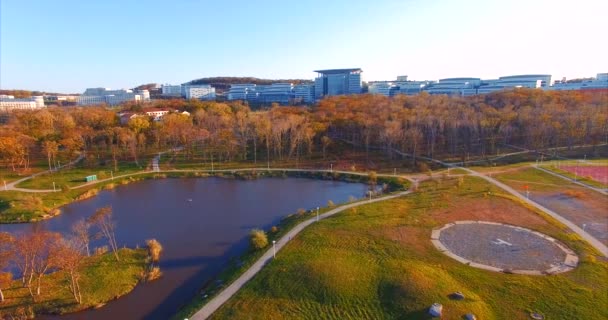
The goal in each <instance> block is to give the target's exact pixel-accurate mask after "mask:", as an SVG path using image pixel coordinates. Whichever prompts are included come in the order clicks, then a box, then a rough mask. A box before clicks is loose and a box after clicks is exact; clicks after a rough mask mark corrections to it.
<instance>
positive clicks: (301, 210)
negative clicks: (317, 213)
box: [297, 208, 306, 216]
mask: <svg viewBox="0 0 608 320" xmlns="http://www.w3.org/2000/svg"><path fill="white" fill-rule="evenodd" d="M297 213H298V215H299V216H303V215H305V214H306V210H304V209H302V208H300V209H298V212H297Z"/></svg>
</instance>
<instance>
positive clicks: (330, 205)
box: [327, 200, 336, 208]
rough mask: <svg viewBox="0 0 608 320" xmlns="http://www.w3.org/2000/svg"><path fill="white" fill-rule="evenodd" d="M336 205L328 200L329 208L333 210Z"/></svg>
mask: <svg viewBox="0 0 608 320" xmlns="http://www.w3.org/2000/svg"><path fill="white" fill-rule="evenodd" d="M335 205H336V204H335V203H334V202H333V201H331V200H327V206H328V207H330V208H331V207H334V206H335Z"/></svg>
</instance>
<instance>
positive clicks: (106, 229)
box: [87, 206, 120, 261]
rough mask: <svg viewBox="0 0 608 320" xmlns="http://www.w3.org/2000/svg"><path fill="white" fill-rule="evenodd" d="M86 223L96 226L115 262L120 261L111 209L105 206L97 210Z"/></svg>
mask: <svg viewBox="0 0 608 320" xmlns="http://www.w3.org/2000/svg"><path fill="white" fill-rule="evenodd" d="M87 222H88V223H90V224H91V225H95V226H97V228H98V229H99V232H100V235H101V236H102V237H104V238H106V240H107V241H108V244H109V245H110V248H112V252H113V253H114V257H116V261H120V257H119V256H118V244H117V243H116V235H115V230H116V222H114V220H113V219H112V207H110V206H106V207H103V208H99V209H97V211H95V213H94V214H93V215H92V216H91V217H89V218H88V219H87Z"/></svg>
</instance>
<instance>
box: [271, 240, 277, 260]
mask: <svg viewBox="0 0 608 320" xmlns="http://www.w3.org/2000/svg"><path fill="white" fill-rule="evenodd" d="M276 243H277V242H276V240H272V257H273V258H276V257H277V246H276Z"/></svg>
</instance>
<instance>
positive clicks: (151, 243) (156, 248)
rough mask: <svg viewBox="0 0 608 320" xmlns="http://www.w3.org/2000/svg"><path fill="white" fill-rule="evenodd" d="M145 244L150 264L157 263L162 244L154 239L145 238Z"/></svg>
mask: <svg viewBox="0 0 608 320" xmlns="http://www.w3.org/2000/svg"><path fill="white" fill-rule="evenodd" d="M146 246H147V247H148V255H149V256H150V262H151V264H152V265H153V264H154V263H158V261H159V260H160V254H161V253H162V251H163V246H162V245H161V244H160V242H158V241H157V240H156V239H150V240H147V241H146Z"/></svg>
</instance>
